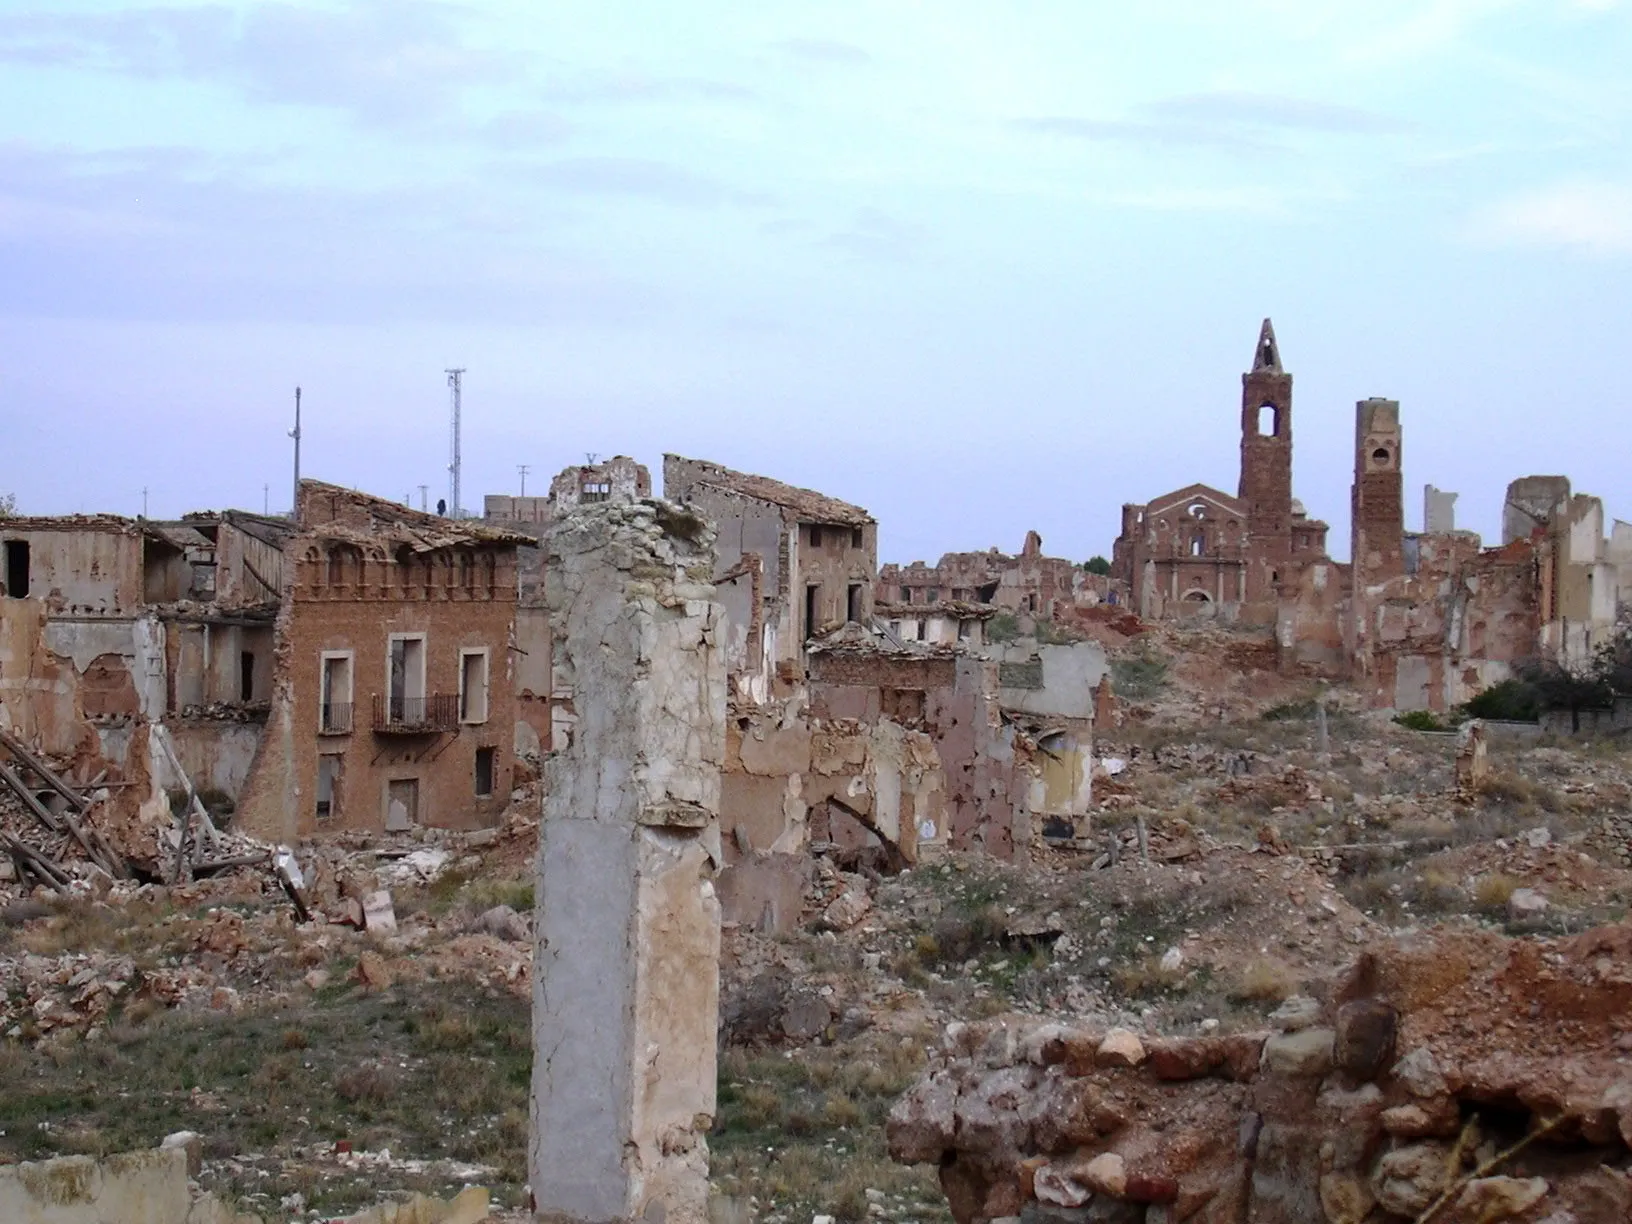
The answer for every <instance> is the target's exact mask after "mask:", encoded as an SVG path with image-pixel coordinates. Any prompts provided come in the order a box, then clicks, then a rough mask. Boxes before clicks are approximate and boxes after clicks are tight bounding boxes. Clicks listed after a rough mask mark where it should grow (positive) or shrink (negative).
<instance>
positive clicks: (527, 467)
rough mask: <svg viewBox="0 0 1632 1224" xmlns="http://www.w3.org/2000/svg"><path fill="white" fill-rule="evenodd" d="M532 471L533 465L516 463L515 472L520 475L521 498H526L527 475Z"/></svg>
mask: <svg viewBox="0 0 1632 1224" xmlns="http://www.w3.org/2000/svg"><path fill="white" fill-rule="evenodd" d="M532 470H533V465H532V464H530V463H518V464H516V471H518V472H520V473H521V495H522V496H523V497H526V496H527V473H528V472H530V471H532Z"/></svg>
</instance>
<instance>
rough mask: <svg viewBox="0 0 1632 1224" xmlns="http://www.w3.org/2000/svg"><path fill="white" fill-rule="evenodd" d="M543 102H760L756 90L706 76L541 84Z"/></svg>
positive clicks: (620, 77) (617, 77)
mask: <svg viewBox="0 0 1632 1224" xmlns="http://www.w3.org/2000/svg"><path fill="white" fill-rule="evenodd" d="M539 95H540V97H542V98H544V99H545V100H546V101H550V102H555V103H561V104H588V105H595V104H602V103H610V104H618V103H631V104H634V103H643V102H710V103H723V104H744V103H753V102H758V101H760V100H761V99H760V95H759V93H758V92H757V91H755V90H753V89H750V88H748V86H746V85H739V84H737V83H736V82H733V81H716V80H711V79H709V78H706V77H652V76H642V75H638V74H636V75H628V74H620V75H608V76H603V77H595V78H590V79H587V80H580V81H562V82H555V83H552V84H548V85H545V86H544V87H543V88H542V89H541V90H540V91H539Z"/></svg>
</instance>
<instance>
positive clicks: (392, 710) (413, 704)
mask: <svg viewBox="0 0 1632 1224" xmlns="http://www.w3.org/2000/svg"><path fill="white" fill-rule="evenodd" d="M458 729H459V695H458V694H457V693H433V694H432V695H431V696H429V697H402V696H398V695H397V694H392V695H391V696H390V697H382V696H380V695H379V694H378V693H376V694H375V695H374V730H376V731H381V732H385V733H387V734H393V733H394V734H399V735H413V734H416V733H418V732H422V731H457V730H458Z"/></svg>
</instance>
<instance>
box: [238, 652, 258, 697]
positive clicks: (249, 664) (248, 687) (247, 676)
mask: <svg viewBox="0 0 1632 1224" xmlns="http://www.w3.org/2000/svg"><path fill="white" fill-rule="evenodd" d="M238 700H239V701H254V700H255V652H254V651H253V650H240V651H239V652H238Z"/></svg>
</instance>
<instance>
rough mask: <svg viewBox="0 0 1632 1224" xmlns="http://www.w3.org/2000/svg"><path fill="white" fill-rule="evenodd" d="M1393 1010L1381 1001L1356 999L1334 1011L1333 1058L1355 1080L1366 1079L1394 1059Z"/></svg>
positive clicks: (1395, 1023) (1396, 1022) (1395, 1021)
mask: <svg viewBox="0 0 1632 1224" xmlns="http://www.w3.org/2000/svg"><path fill="white" fill-rule="evenodd" d="M1397 1024H1398V1017H1397V1016H1396V1014H1395V1011H1394V1009H1393V1008H1392V1007H1390V1006H1389V1005H1388V1004H1387V1003H1385V1002H1383V1001H1382V1000H1381V999H1355V1000H1354V1001H1353V1002H1350V1003H1345V1004H1343V1006H1342V1007H1340V1008H1338V1009H1337V1029H1336V1041H1335V1045H1334V1048H1333V1059H1334V1060H1335V1061H1336V1063H1337V1065H1338V1066H1339V1067H1340V1068H1341V1069H1342V1070H1344V1071H1347V1072H1348V1073H1349V1074H1350V1075H1352V1076H1354V1077H1355V1078H1356V1079H1363V1080H1369V1079H1372V1078H1373V1077H1375V1076H1376V1075H1377V1074H1378V1072H1380V1071H1382V1069H1383V1068H1384V1067H1386V1066H1387V1065H1388V1063H1389V1060H1390V1059H1392V1058H1393V1056H1394V1032H1395V1028H1396V1026H1397Z"/></svg>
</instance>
